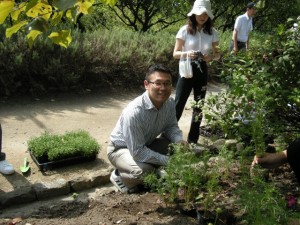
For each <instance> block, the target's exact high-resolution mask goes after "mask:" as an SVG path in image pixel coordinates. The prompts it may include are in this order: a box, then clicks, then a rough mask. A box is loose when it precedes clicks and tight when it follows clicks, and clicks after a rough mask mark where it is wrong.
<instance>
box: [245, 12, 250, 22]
mask: <svg viewBox="0 0 300 225" xmlns="http://www.w3.org/2000/svg"><path fill="white" fill-rule="evenodd" d="M245 16H246V18H247V20H251V19H252V17H250V16H248V13H247V12H246V13H245Z"/></svg>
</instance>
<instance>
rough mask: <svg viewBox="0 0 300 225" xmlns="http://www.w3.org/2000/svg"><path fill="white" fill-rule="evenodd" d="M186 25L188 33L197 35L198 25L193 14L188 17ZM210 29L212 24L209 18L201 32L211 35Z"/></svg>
mask: <svg viewBox="0 0 300 225" xmlns="http://www.w3.org/2000/svg"><path fill="white" fill-rule="evenodd" d="M187 25H188V26H187V31H188V33H190V34H192V35H195V34H196V33H197V25H198V23H197V20H196V15H195V14H193V15H191V16H189V17H188V20H187ZM212 27H213V22H212V20H211V18H210V17H208V19H207V21H206V22H205V23H204V25H203V32H204V33H206V34H209V35H212Z"/></svg>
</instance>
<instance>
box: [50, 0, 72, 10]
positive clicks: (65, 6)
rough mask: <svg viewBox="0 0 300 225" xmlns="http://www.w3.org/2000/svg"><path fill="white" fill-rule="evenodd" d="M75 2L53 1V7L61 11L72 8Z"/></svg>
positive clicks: (65, 0)
mask: <svg viewBox="0 0 300 225" xmlns="http://www.w3.org/2000/svg"><path fill="white" fill-rule="evenodd" d="M76 2H77V0H54V1H53V5H54V6H55V7H56V8H58V9H59V10H61V11H65V10H67V9H70V8H72V7H73V6H74V5H75V4H76Z"/></svg>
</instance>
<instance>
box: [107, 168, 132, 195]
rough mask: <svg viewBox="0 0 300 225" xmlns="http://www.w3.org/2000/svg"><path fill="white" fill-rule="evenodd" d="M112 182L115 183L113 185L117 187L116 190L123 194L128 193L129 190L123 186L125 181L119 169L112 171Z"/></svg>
mask: <svg viewBox="0 0 300 225" xmlns="http://www.w3.org/2000/svg"><path fill="white" fill-rule="evenodd" d="M110 181H111V182H112V183H113V185H115V187H116V188H118V190H119V191H121V192H122V193H128V188H127V187H126V186H125V185H124V184H123V181H122V179H121V177H120V176H119V174H118V170H117V169H115V170H114V171H112V173H111V175H110Z"/></svg>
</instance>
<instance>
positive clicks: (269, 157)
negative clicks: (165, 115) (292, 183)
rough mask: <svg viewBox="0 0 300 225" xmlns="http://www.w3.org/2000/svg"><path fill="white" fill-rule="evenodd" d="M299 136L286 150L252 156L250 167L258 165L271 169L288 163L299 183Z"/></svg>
mask: <svg viewBox="0 0 300 225" xmlns="http://www.w3.org/2000/svg"><path fill="white" fill-rule="evenodd" d="M299 162H300V138H298V139H296V140H295V141H293V142H292V143H291V144H289V146H288V147H287V149H286V150H283V151H281V152H276V153H267V152H266V153H265V154H264V155H263V156H262V157H258V156H257V155H256V156H254V158H253V161H252V167H254V166H255V165H260V166H262V167H263V168H268V169H273V168H277V167H279V166H281V165H284V164H286V163H288V164H289V165H290V166H291V168H292V170H293V171H294V173H295V175H296V178H297V180H298V182H299V183H300V163H299Z"/></svg>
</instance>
